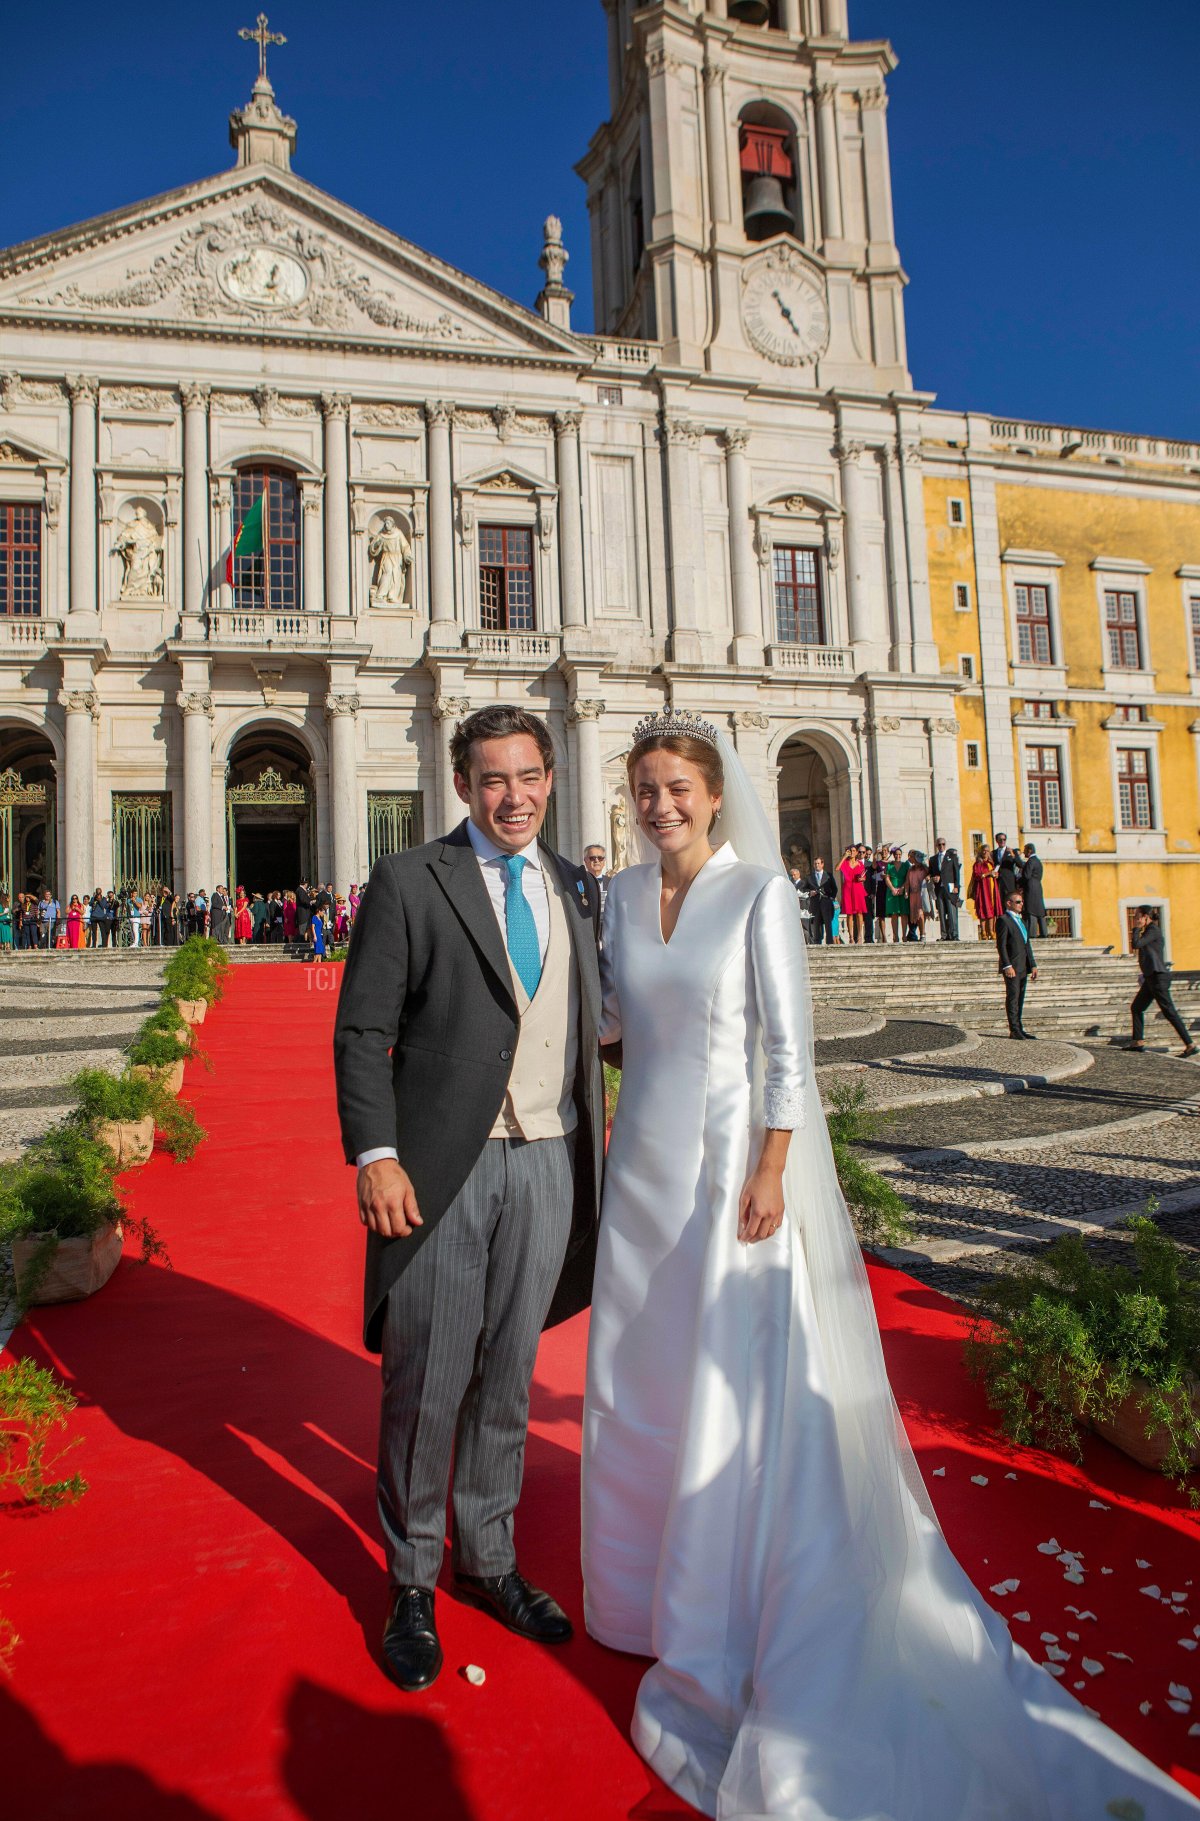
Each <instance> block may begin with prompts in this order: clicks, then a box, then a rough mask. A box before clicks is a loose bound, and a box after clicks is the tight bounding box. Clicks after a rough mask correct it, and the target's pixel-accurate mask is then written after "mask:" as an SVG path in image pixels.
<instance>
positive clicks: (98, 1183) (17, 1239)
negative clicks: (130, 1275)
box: [0, 1120, 165, 1309]
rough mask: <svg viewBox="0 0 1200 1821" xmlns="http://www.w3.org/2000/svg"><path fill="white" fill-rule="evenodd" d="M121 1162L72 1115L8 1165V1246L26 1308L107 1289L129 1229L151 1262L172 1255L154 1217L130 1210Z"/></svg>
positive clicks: (0, 1203)
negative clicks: (119, 1187) (117, 1182)
mask: <svg viewBox="0 0 1200 1821" xmlns="http://www.w3.org/2000/svg"><path fill="white" fill-rule="evenodd" d="M114 1167H115V1166H114V1164H113V1160H112V1153H111V1152H110V1151H109V1149H108V1148H107V1146H105V1145H102V1144H100V1143H98V1142H97V1140H96V1139H95V1138H93V1137H92V1136H91V1134H90V1133H89V1132H87V1131H85V1130H84V1128H83V1127H82V1126H81V1125H79V1124H76V1123H74V1122H72V1121H70V1120H67V1121H65V1122H64V1123H63V1124H62V1125H59V1126H55V1127H53V1128H52V1129H51V1130H50V1131H49V1132H47V1133H46V1135H45V1136H44V1137H43V1138H41V1139H39V1140H38V1142H37V1143H36V1144H34V1145H31V1146H30V1148H29V1150H28V1151H27V1152H26V1153H25V1155H24V1156H23V1157H20V1158H18V1159H16V1160H15V1161H13V1162H11V1163H5V1164H0V1245H4V1244H6V1243H7V1244H8V1245H9V1246H10V1247H11V1258H12V1263H11V1278H12V1289H13V1293H14V1296H15V1300H16V1304H17V1307H18V1309H25V1308H28V1307H29V1305H30V1304H31V1303H51V1302H74V1301H76V1300H78V1299H79V1298H81V1297H84V1296H91V1295H93V1294H94V1293H95V1292H96V1291H97V1290H99V1289H101V1288H102V1287H103V1286H104V1285H105V1284H106V1283H107V1282H108V1280H109V1278H110V1277H111V1276H112V1274H113V1272H114V1271H115V1270H116V1267H117V1262H118V1260H119V1259H120V1256H121V1246H122V1228H123V1227H124V1228H126V1229H127V1230H128V1231H130V1232H131V1233H133V1234H134V1235H135V1236H136V1237H138V1238H139V1239H140V1240H141V1244H142V1257H143V1260H148V1259H150V1258H154V1257H164V1256H165V1252H164V1248H163V1246H162V1243H161V1241H160V1240H159V1238H158V1235H157V1234H156V1233H155V1232H154V1230H153V1228H152V1227H151V1226H150V1225H149V1224H148V1222H146V1221H145V1220H143V1219H140V1218H138V1217H136V1216H131V1215H129V1214H128V1213H126V1211H125V1210H124V1209H123V1207H122V1205H121V1201H120V1198H119V1197H118V1195H117V1192H116V1190H115V1188H114V1186H113V1171H114Z"/></svg>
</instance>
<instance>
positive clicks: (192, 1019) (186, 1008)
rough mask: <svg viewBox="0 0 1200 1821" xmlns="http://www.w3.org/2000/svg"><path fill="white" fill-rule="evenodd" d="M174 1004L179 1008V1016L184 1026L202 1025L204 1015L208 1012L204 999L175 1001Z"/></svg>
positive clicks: (206, 1002)
mask: <svg viewBox="0 0 1200 1821" xmlns="http://www.w3.org/2000/svg"><path fill="white" fill-rule="evenodd" d="M175 1004H176V1005H177V1007H178V1008H179V1016H180V1017H181V1018H182V1019H183V1022H184V1023H185V1024H203V1023H204V1015H205V1013H206V1012H207V1011H208V1001H207V1000H206V999H177V1000H176V1001H175Z"/></svg>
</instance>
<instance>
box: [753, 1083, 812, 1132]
mask: <svg viewBox="0 0 1200 1821" xmlns="http://www.w3.org/2000/svg"><path fill="white" fill-rule="evenodd" d="M763 1124H764V1125H765V1126H766V1127H767V1129H768V1130H769V1131H772V1132H796V1131H799V1129H800V1128H801V1126H803V1124H804V1090H803V1088H773V1087H766V1088H764V1089H763Z"/></svg>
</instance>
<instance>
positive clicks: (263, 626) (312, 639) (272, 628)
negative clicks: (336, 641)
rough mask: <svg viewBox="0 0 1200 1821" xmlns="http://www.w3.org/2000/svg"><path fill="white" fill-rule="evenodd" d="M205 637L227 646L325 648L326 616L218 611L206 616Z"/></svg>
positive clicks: (323, 614)
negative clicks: (206, 635)
mask: <svg viewBox="0 0 1200 1821" xmlns="http://www.w3.org/2000/svg"><path fill="white" fill-rule="evenodd" d="M208 636H209V639H210V640H212V641H219V642H221V643H223V644H230V645H268V644H270V645H328V643H329V615H328V614H325V613H266V612H255V611H253V610H251V609H243V608H240V607H235V608H233V609H229V610H222V609H219V608H218V609H215V610H214V611H212V612H210V613H209V616H208Z"/></svg>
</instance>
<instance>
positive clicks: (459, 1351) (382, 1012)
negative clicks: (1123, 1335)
mask: <svg viewBox="0 0 1200 1821" xmlns="http://www.w3.org/2000/svg"><path fill="white" fill-rule="evenodd" d="M450 756H451V761H452V763H453V767H454V788H455V790H456V791H457V793H458V795H459V797H460V798H461V799H462V801H463V803H465V804H466V806H467V811H468V819H467V820H466V821H465V822H463V823H461V824H460V825H459V827H458V828H456V829H455V830H454V832H453V833H452V834H449V835H444V836H443V837H442V838H441V839H440V840H438V841H431V842H429V843H428V844H427V845H426V846H424V847H418V848H413V849H410V850H409V851H408V852H406V853H400V854H388V855H386V856H385V857H384V858H382V859H380V860H379V861H377V862H376V864H375V867H374V868H373V870H372V873H371V878H370V884H369V887H368V889H367V891H366V892H365V893H364V895H363V900H362V904H361V907H360V909H359V913H358V917H357V919H356V921H355V925H354V933H353V936H352V939H351V943H350V954H349V959H348V961H347V963H346V971H345V978H344V980H343V983H342V991H341V997H340V1000H339V1002H338V1014H337V1026H336V1030H335V1033H334V1063H335V1069H336V1074H337V1095H338V1113H339V1116H340V1119H341V1128H342V1142H343V1146H344V1149H345V1154H346V1160H347V1162H349V1163H356V1164H357V1166H358V1209H359V1216H360V1218H361V1220H362V1222H363V1224H364V1225H365V1227H366V1228H367V1272H366V1335H365V1338H366V1344H367V1346H368V1347H369V1348H370V1349H371V1350H372V1351H375V1352H378V1351H382V1354H383V1411H382V1422H381V1429H380V1446H379V1477H378V1503H379V1516H380V1521H381V1523H382V1526H383V1532H384V1541H385V1547H386V1553H387V1558H388V1569H389V1579H390V1585H391V1592H390V1603H389V1609H388V1620H387V1625H386V1628H385V1631H384V1638H383V1660H384V1667H385V1669H386V1670H387V1673H388V1674H389V1675H390V1676H391V1678H392V1680H393V1681H394V1682H396V1683H397V1684H398V1685H399V1687H401V1688H403V1689H406V1690H410V1691H411V1690H416V1689H421V1688H427V1687H428V1686H429V1684H430V1683H431V1682H432V1681H433V1680H434V1679H435V1677H436V1676H437V1674H438V1672H439V1670H440V1669H441V1667H442V1651H441V1646H440V1644H439V1642H438V1634H437V1623H436V1619H435V1615H434V1587H435V1584H436V1582H437V1578H438V1574H439V1571H440V1569H441V1565H442V1555H443V1549H444V1545H445V1531H446V1497H447V1492H448V1490H449V1482H450V1463H451V1455H452V1454H453V1459H454V1525H453V1572H454V1588H455V1591H456V1592H457V1593H458V1594H459V1595H460V1597H462V1598H464V1599H466V1600H469V1601H471V1602H472V1603H473V1604H475V1605H478V1606H482V1607H484V1608H485V1609H486V1610H488V1611H490V1612H491V1613H493V1614H494V1615H495V1617H496V1618H498V1619H499V1620H500V1622H501V1623H502V1624H504V1625H506V1626H508V1628H509V1629H510V1630H512V1631H515V1632H518V1633H519V1634H520V1635H521V1636H522V1637H527V1638H533V1639H535V1640H537V1641H538V1642H540V1643H550V1644H552V1643H561V1642H564V1641H565V1640H566V1639H567V1638H569V1637H570V1636H571V1624H570V1621H569V1620H568V1618H567V1616H566V1614H565V1613H564V1612H563V1611H562V1608H561V1607H560V1606H559V1605H558V1604H557V1602H556V1601H554V1600H553V1599H551V1597H550V1595H549V1594H547V1593H542V1592H540V1591H539V1590H538V1589H537V1588H536V1587H531V1586H530V1585H529V1583H528V1582H527V1581H526V1580H525V1579H524V1577H523V1576H522V1575H521V1573H520V1572H519V1570H518V1568H517V1564H516V1558H515V1554H514V1548H513V1512H514V1510H515V1508H516V1504H517V1498H518V1495H519V1493H520V1490H521V1475H522V1470H523V1466H524V1459H525V1432H526V1425H527V1421H528V1414H529V1381H530V1378H531V1376H532V1373H533V1366H534V1360H535V1357H536V1354H537V1347H538V1338H539V1336H540V1334H541V1331H542V1328H543V1327H544V1326H546V1325H548V1324H549V1323H550V1322H554V1321H561V1320H563V1319H565V1318H566V1317H567V1316H568V1315H573V1314H574V1313H575V1312H576V1311H577V1310H579V1309H581V1308H584V1307H585V1306H586V1304H587V1302H588V1300H589V1298H590V1295H591V1275H592V1264H593V1259H594V1253H595V1232H596V1220H597V1210H598V1205H599V1191H600V1170H601V1159H602V1154H603V1112H604V1093H603V1084H602V1080H601V1073H600V1064H599V1051H598V1047H597V1026H598V1021H599V1015H600V979H599V970H598V965H597V958H596V955H597V937H598V930H599V910H600V900H599V892H598V890H597V888H596V883H595V881H594V880H593V879H591V878H590V877H589V876H588V875H587V874H586V873H585V872H583V871H581V870H580V869H579V868H577V867H574V866H572V865H570V864H569V862H568V861H566V860H564V859H562V858H561V857H560V856H559V855H557V854H555V853H553V852H552V851H551V849H550V848H548V847H547V846H545V844H544V843H542V842H540V841H539V839H538V836H539V832H540V830H541V827H542V823H543V821H544V820H545V816H546V808H547V804H548V802H549V798H550V791H551V789H552V787H553V782H554V778H553V763H554V749H553V746H552V745H551V741H550V735H549V733H548V731H547V729H546V727H545V726H544V724H543V723H542V722H541V721H539V720H538V719H537V717H536V716H535V715H531V714H527V713H526V712H525V711H524V710H523V709H521V708H512V707H505V706H495V707H490V708H483V709H480V710H478V711H477V712H476V713H475V714H472V715H469V716H468V717H467V719H466V720H465V721H462V722H461V723H460V724H459V726H458V728H457V729H456V731H455V734H454V737H453V740H452V741H451V747H450Z"/></svg>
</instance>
